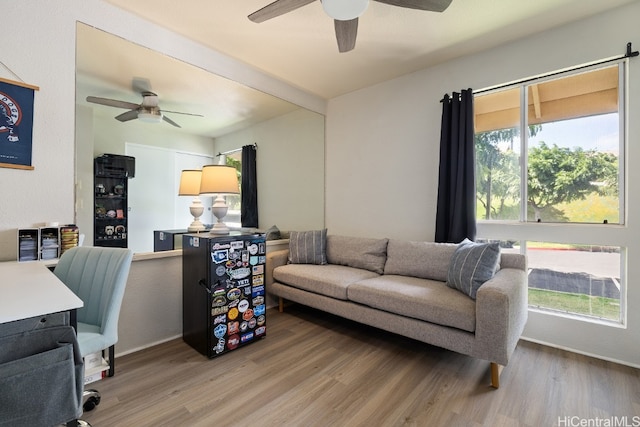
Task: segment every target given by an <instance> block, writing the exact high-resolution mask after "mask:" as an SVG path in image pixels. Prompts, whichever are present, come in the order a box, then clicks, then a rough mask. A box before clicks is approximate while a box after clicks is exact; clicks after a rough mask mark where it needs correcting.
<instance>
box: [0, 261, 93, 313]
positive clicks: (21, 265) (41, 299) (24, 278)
mask: <svg viewBox="0 0 640 427" xmlns="http://www.w3.org/2000/svg"><path fill="white" fill-rule="evenodd" d="M83 305H84V304H83V302H82V300H81V299H80V298H78V297H77V296H76V295H75V294H74V293H73V292H71V290H69V288H67V287H66V285H65V284H64V283H62V282H61V281H60V279H58V278H57V277H56V276H55V275H54V274H53V273H52V272H51V271H50V270H49V269H48V268H47V267H46V265H45V264H44V263H41V262H37V261H34V262H17V261H12V262H0V323H5V322H12V321H14V320H21V319H27V318H30V317H36V316H41V315H43V314H49V313H58V312H60V311H72V310H74V309H77V308H80V307H82V306H83Z"/></svg>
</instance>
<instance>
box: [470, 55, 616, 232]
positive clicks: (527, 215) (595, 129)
mask: <svg viewBox="0 0 640 427" xmlns="http://www.w3.org/2000/svg"><path fill="white" fill-rule="evenodd" d="M619 68H620V66H619V65H614V66H608V67H604V68H598V69H596V70H589V71H583V72H579V73H575V72H574V73H573V74H570V75H566V76H562V77H555V78H553V79H547V80H541V81H534V82H530V83H528V84H526V85H521V86H518V87H515V88H508V89H505V90H501V91H497V92H491V93H488V94H486V95H484V94H483V95H476V96H475V99H474V109H475V114H476V115H475V124H476V135H475V144H476V168H477V173H476V190H477V201H478V204H477V205H478V212H477V218H478V219H483V220H522V221H536V222H562V223H565V222H570V223H608V224H620V223H623V216H622V213H623V209H622V199H621V198H620V194H623V191H622V188H621V186H622V180H621V179H620V177H621V176H623V175H622V170H621V166H620V165H621V164H622V162H621V159H622V157H621V154H622V153H623V150H622V147H623V139H622V138H621V133H620V131H619V129H620V127H621V123H620V117H622V111H620V110H621V107H620V108H619V106H622V103H621V102H619V99H618V98H619V96H618V93H619V87H620V84H619V82H620V79H619V74H620V70H619ZM522 106H526V108H523V107H522ZM523 111H524V112H526V114H523ZM523 130H524V132H523ZM523 133H524V134H525V138H524V139H523V138H521V135H522V134H523ZM522 153H526V155H525V156H523V154H522ZM525 184H526V188H524V185H525Z"/></svg>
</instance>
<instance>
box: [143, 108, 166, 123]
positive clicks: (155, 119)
mask: <svg viewBox="0 0 640 427" xmlns="http://www.w3.org/2000/svg"><path fill="white" fill-rule="evenodd" d="M138 120H140V121H141V122H145V123H162V113H161V112H157V113H154V112H146V111H139V112H138Z"/></svg>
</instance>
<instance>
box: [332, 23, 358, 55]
mask: <svg viewBox="0 0 640 427" xmlns="http://www.w3.org/2000/svg"><path fill="white" fill-rule="evenodd" d="M333 22H334V26H335V28H336V40H337V41H338V50H339V51H340V53H344V52H349V51H350V50H352V49H353V48H354V47H356V36H357V35H358V18H355V19H351V20H349V21H339V20H337V19H335V20H334V21H333Z"/></svg>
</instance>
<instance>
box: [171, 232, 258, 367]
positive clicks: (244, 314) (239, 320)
mask: <svg viewBox="0 0 640 427" xmlns="http://www.w3.org/2000/svg"><path fill="white" fill-rule="evenodd" d="M265 262H266V244H265V236H264V234H256V233H252V234H246V233H241V232H231V233H230V234H229V235H223V236H215V235H211V234H208V233H202V234H185V235H183V236H182V279H183V280H182V329H183V330H182V337H183V339H184V341H185V342H186V343H188V344H189V345H191V346H192V347H193V348H195V349H196V350H198V351H199V352H200V353H202V354H204V355H205V356H207V357H209V358H213V357H216V356H219V355H221V354H224V353H228V352H230V351H233V350H235V349H237V348H240V347H242V346H245V345H247V344H250V343H253V342H255V341H257V340H258V339H260V338H263V337H264V336H265V335H266V331H267V325H266V301H265V298H266V295H265V283H264V276H265V271H264V270H265Z"/></svg>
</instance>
